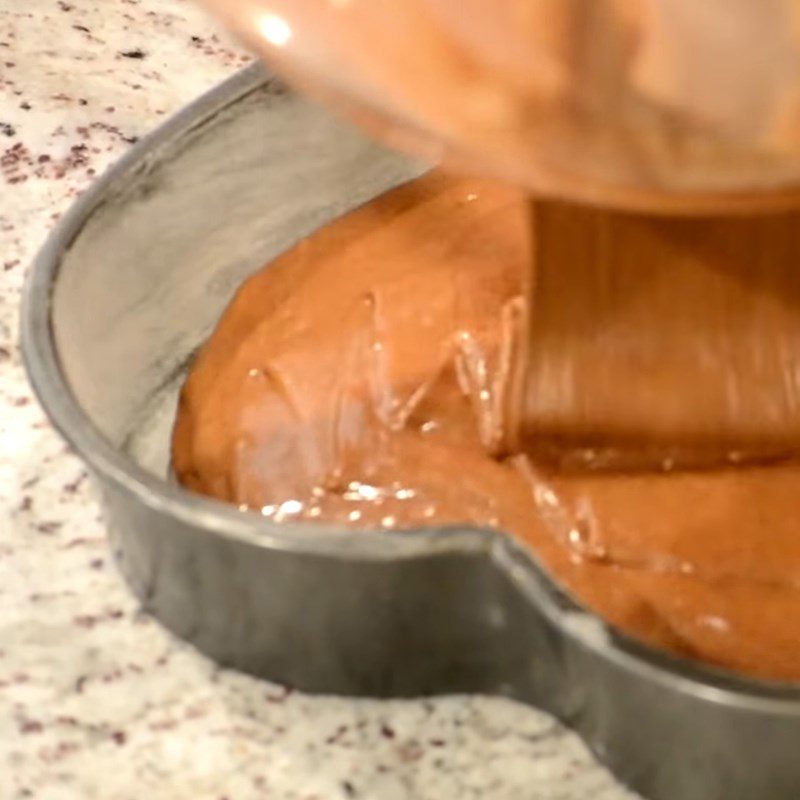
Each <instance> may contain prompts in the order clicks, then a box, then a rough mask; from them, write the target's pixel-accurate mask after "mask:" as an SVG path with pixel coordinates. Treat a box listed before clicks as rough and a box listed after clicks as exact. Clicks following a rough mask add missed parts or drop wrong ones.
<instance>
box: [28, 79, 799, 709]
mask: <svg viewBox="0 0 800 800" xmlns="http://www.w3.org/2000/svg"><path fill="white" fill-rule="evenodd" d="M273 81H274V82H276V84H278V85H281V86H282V84H281V83H280V82H279V81H278V80H277V79H276V78H275V77H274V76H273V75H272V74H271V73H269V72H267V71H266V70H265V69H264V68H263V67H262V65H260V64H258V63H256V64H252V65H250V66H248V67H245V68H244V69H243V70H241V71H240V72H238V73H237V74H235V75H234V76H233V77H231V78H229V79H227V80H226V81H224V82H223V83H221V84H219V85H218V86H216V87H215V88H213V89H212V90H211V91H209V92H207V93H206V94H204V95H202V96H201V97H200V98H198V99H197V100H195V101H193V102H191V103H190V104H188V105H187V106H185V107H184V108H182V109H181V110H180V111H179V112H178V113H177V114H175V115H173V116H172V117H170V118H169V119H168V120H167V121H166V122H164V123H162V124H161V125H160V126H159V127H157V128H156V129H155V130H154V131H153V132H151V133H149V134H148V135H147V136H145V137H143V138H142V139H141V140H140V141H139V142H138V143H136V144H135V145H134V146H133V147H132V148H131V149H130V150H129V151H128V152H127V153H126V154H125V155H123V156H122V157H121V158H120V159H119V160H118V161H116V162H115V163H114V164H113V165H112V166H111V167H110V168H109V169H108V170H107V171H106V172H105V173H104V174H103V175H102V176H101V177H100V178H98V179H97V180H95V181H94V182H93V184H92V185H91V186H90V187H89V188H88V189H87V190H86V191H85V192H84V193H83V194H82V195H81V196H80V197H79V198H78V200H77V201H76V202H74V203H73V204H72V206H71V207H70V208H69V210H68V211H67V213H66V214H65V215H64V216H63V217H62V219H61V220H60V221H59V223H58V224H57V225H56V227H55V228H54V229H53V230H52V231H51V233H50V234H49V235H48V237H47V239H46V241H45V243H44V245H43V246H42V248H41V249H40V251H39V253H38V254H37V256H36V257H35V259H34V261H33V263H32V265H31V268H30V269H29V271H28V274H27V276H26V281H25V286H24V289H23V294H22V309H21V317H20V338H21V348H22V354H23V363H24V366H25V369H26V372H27V375H28V379H29V381H30V383H31V386H32V388H33V391H34V393H35V395H36V397H37V398H38V400H39V402H40V404H41V406H42V407H43V409H44V411H45V413H46V414H47V416H48V418H49V419H50V421H51V422H52V424H53V426H54V427H55V428H56V430H57V431H58V432H59V433H60V434H61V436H62V437H63V438H64V439H65V440H66V441H67V443H68V444H69V445H70V447H71V448H72V449H73V451H75V452H76V453H77V454H78V455H79V456H80V457H81V458H82V459H83V460H84V461H85V462H86V464H87V465H88V467H89V468H90V470H91V471H92V472H93V473H95V474H96V475H97V476H99V477H100V478H101V479H102V480H104V481H107V482H108V483H110V484H111V485H112V486H113V487H114V488H115V489H117V490H119V491H121V492H123V493H125V494H126V495H128V496H129V497H132V498H134V499H135V500H136V501H137V502H138V503H140V504H142V505H144V506H146V507H148V508H149V509H151V510H152V511H153V512H155V513H158V514H161V515H165V516H167V517H171V518H173V519H175V520H177V521H179V522H180V523H182V524H184V525H187V526H189V527H191V528H194V529H196V530H198V531H201V532H203V533H206V534H208V535H213V536H218V537H222V538H223V539H227V540H231V541H236V542H239V543H241V544H246V545H250V546H254V547H259V548H264V549H276V550H280V551H284V552H291V553H298V554H307V555H316V556H323V557H325V558H330V559H341V560H349V561H386V560H398V559H415V558H429V557H434V556H438V555H443V554H448V553H449V554H461V555H467V554H473V555H483V556H484V557H486V558H488V559H489V560H490V561H492V562H493V563H494V565H495V566H496V567H497V568H498V569H499V570H501V571H502V572H504V573H505V574H506V576H507V577H508V578H509V579H510V580H511V581H512V582H513V583H514V584H515V585H516V586H517V588H518V589H519V590H520V591H521V593H523V594H524V595H525V596H526V598H527V599H528V601H529V602H531V603H532V604H534V605H535V606H536V608H537V610H538V611H539V612H540V613H542V614H544V616H545V617H547V618H548V620H550V621H551V622H552V623H554V624H555V625H556V627H557V628H558V630H559V631H560V632H561V633H562V634H563V635H565V636H567V637H569V638H570V639H572V640H574V641H575V642H576V643H577V644H579V645H580V646H582V647H583V648H586V649H588V650H590V651H592V652H594V653H595V654H597V655H599V656H601V657H603V658H605V659H607V660H610V661H613V662H616V663H617V665H618V666H620V667H622V668H624V669H626V670H628V671H629V672H631V673H632V675H635V676H636V677H638V678H641V679H646V680H648V681H652V682H655V683H657V684H659V685H661V686H668V687H669V688H670V689H671V690H677V691H680V692H681V693H686V694H689V695H692V696H694V697H701V698H703V699H705V700H707V701H709V702H712V703H715V704H721V705H729V706H735V707H737V708H740V709H747V710H751V711H754V712H757V713H767V714H775V715H777V716H780V717H786V716H789V717H800V684H796V683H781V682H772V681H765V680H760V679H754V678H748V677H746V676H742V675H740V674H737V673H734V672H732V671H728V670H724V669H718V668H716V667H712V666H708V665H706V664H703V663H702V662H696V661H691V660H689V659H685V658H682V657H680V656H677V655H673V654H671V653H668V652H666V651H661V650H659V649H656V648H653V647H650V646H649V645H646V644H643V643H640V642H638V641H636V640H634V639H632V638H631V637H629V636H627V635H626V634H624V633H622V632H620V631H617V630H616V629H615V628H613V626H611V625H610V624H608V623H606V622H605V621H604V620H603V619H602V618H601V617H599V616H597V615H595V614H594V613H592V612H591V611H588V610H587V609H586V608H585V607H583V606H582V605H580V604H579V603H578V602H576V601H575V600H574V599H573V598H572V597H571V596H569V595H567V594H566V593H565V592H564V591H563V590H562V589H561V588H560V587H559V586H558V585H557V584H556V582H555V581H554V579H553V578H551V576H550V575H549V573H548V572H547V570H545V569H544V568H543V567H542V566H541V564H540V563H539V561H538V559H537V558H536V556H535V554H534V553H533V552H532V551H531V550H530V549H529V548H527V547H525V546H524V545H522V544H520V543H518V542H517V541H515V540H514V539H513V538H512V537H511V536H510V535H508V534H505V533H502V532H498V531H492V530H480V529H477V528H468V527H465V526H461V527H459V526H452V527H443V528H426V529H420V530H411V531H404V532H403V533H402V534H401V535H398V534H396V533H393V534H389V533H386V532H380V531H352V530H349V531H348V530H343V529H341V528H337V527H334V526H330V525H325V524H316V523H312V522H307V523H294V524H293V525H292V526H291V531H289V529H288V528H287V527H286V526H283V525H281V524H279V523H275V522H272V521H270V520H267V519H264V518H262V517H260V516H258V515H257V514H246V513H242V512H241V511H239V510H238V509H235V508H233V507H232V506H230V505H229V504H226V503H223V502H221V501H218V500H214V499H211V498H206V497H203V496H200V495H198V494H193V493H191V492H189V491H188V490H186V489H184V488H182V487H180V486H178V485H173V484H170V483H168V482H167V481H164V480H161V479H159V478H157V477H155V476H154V475H152V474H150V473H148V472H147V471H146V470H144V469H143V468H142V467H140V466H139V465H137V464H135V463H134V462H133V461H132V460H130V459H129V458H128V457H126V456H125V455H123V453H122V452H121V451H120V450H118V449H117V448H116V447H114V446H113V445H112V444H111V443H110V442H109V441H108V440H107V439H106V438H105V436H104V435H103V434H102V433H101V432H100V431H99V430H98V429H97V428H96V427H95V425H94V423H93V422H92V420H91V419H90V418H89V416H88V414H87V413H86V412H84V410H83V409H82V408H81V406H80V404H79V402H78V401H77V399H76V398H75V397H74V395H73V393H72V391H71V389H70V386H69V383H68V381H67V379H66V377H65V375H64V373H63V372H62V370H61V365H60V361H59V356H58V350H57V346H56V342H55V338H54V335H53V329H52V319H51V311H52V305H51V300H52V290H53V286H54V285H55V283H56V281H57V280H58V273H59V269H60V266H61V261H62V259H63V257H64V256H65V255H66V254H67V253H68V252H69V250H70V248H71V247H72V245H73V243H74V242H75V240H76V239H77V238H78V237H79V236H80V234H81V232H82V230H83V228H84V227H85V225H86V223H87V221H88V220H89V219H90V218H91V217H92V215H93V214H94V213H95V212H96V211H97V210H98V209H99V208H101V207H102V206H103V205H104V204H105V203H106V202H107V198H108V197H109V196H110V195H113V192H114V189H115V187H116V186H118V185H119V184H121V183H124V182H125V181H126V180H128V179H130V178H134V177H136V175H137V174H139V172H140V171H141V170H143V169H144V170H148V169H149V168H150V167H151V166H152V165H153V164H156V163H158V162H159V160H160V159H161V157H162V156H163V154H164V153H165V152H168V151H169V148H170V146H171V145H175V144H178V143H179V142H180V141H181V140H182V139H183V138H184V137H185V136H187V135H188V134H191V133H193V132H195V131H198V130H200V129H202V128H203V127H204V126H205V125H207V124H209V123H210V122H212V121H213V120H214V118H215V117H216V116H217V115H218V114H219V113H220V112H223V111H224V110H225V109H227V108H228V107H230V106H232V105H233V104H235V103H237V102H238V101H240V100H242V99H244V98H245V97H246V96H247V95H249V94H252V93H253V92H255V91H258V90H259V89H261V88H262V87H263V86H265V85H268V84H269V83H271V82H273ZM576 615H578V616H583V617H584V618H586V619H588V620H590V621H591V622H592V624H591V625H589V626H585V625H576V624H571V621H572V620H574V618H575V617H576Z"/></svg>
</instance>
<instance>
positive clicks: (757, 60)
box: [205, 0, 800, 213]
mask: <svg viewBox="0 0 800 800" xmlns="http://www.w3.org/2000/svg"><path fill="white" fill-rule="evenodd" d="M205 1H206V3H207V5H208V6H209V7H211V9H212V10H214V11H215V12H217V14H218V15H219V16H220V18H221V19H222V20H223V21H224V22H225V23H226V24H227V25H228V26H229V27H231V28H232V29H233V30H235V31H237V32H238V33H239V34H240V35H241V36H242V37H243V38H244V39H245V40H246V41H247V42H248V43H249V44H250V45H251V46H254V47H255V49H256V50H257V51H258V52H259V53H260V54H261V56H262V57H263V59H264V60H265V61H266V62H267V63H268V64H269V65H271V66H272V67H274V68H275V69H276V70H278V71H280V72H281V73H283V74H285V75H287V76H288V77H289V78H290V79H292V80H293V81H294V82H295V83H297V84H299V85H300V86H301V88H303V89H304V90H305V91H308V92H311V93H312V94H314V95H316V96H318V97H320V98H322V99H324V100H326V101H329V102H332V103H334V104H336V105H337V106H338V107H339V108H340V109H342V110H344V111H345V112H346V113H348V114H350V115H351V116H353V115H354V116H356V117H357V118H358V120H359V121H360V122H362V123H363V124H366V125H368V126H369V127H371V128H372V129H373V131H377V132H378V133H379V134H380V135H381V136H383V137H384V139H388V140H389V141H390V142H392V143H395V144H399V145H401V146H403V147H407V148H411V149H415V150H417V151H418V152H419V151H421V152H424V153H426V154H435V155H437V156H443V157H444V158H446V159H447V160H449V161H450V162H453V163H454V164H455V165H457V166H458V168H460V169H462V170H463V169H467V170H469V171H471V172H484V173H490V174H494V175H496V176H499V177H503V178H507V179H510V180H513V181H516V182H518V183H522V184H524V185H526V186H527V187H529V188H530V190H531V191H532V192H533V193H535V194H538V195H542V196H550V197H559V198H565V199H571V200H580V201H587V202H591V203H597V204H601V205H608V206H616V207H620V208H627V209H634V210H644V211H656V212H666V213H697V212H721V211H745V212H750V211H755V210H766V209H774V208H776V207H781V206H785V205H789V204H793V203H795V202H796V201H798V199H800V0H704V2H702V3H698V2H697V0H503V1H502V2H498V0H205Z"/></svg>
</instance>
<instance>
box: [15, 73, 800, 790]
mask: <svg viewBox="0 0 800 800" xmlns="http://www.w3.org/2000/svg"><path fill="white" fill-rule="evenodd" d="M422 171H424V166H422V165H419V164H415V163H413V162H411V161H409V160H407V159H406V158H405V157H403V156H399V155H397V154H395V153H392V152H389V151H388V150H386V149H384V148H382V147H381V146H380V145H377V144H375V143H373V142H371V141H369V140H368V139H367V138H366V137H365V136H364V135H362V134H360V133H358V132H357V131H355V130H354V129H352V128H351V127H349V126H348V125H346V124H344V123H342V122H340V121H337V120H336V119H334V118H333V117H331V116H330V115H328V114H327V113H326V112H324V111H322V110H320V109H319V108H317V107H315V106H314V105H312V104H310V103H309V102H307V101H305V100H303V99H302V98H300V97H298V96H297V95H295V94H293V93H292V92H290V91H288V90H287V89H286V88H285V87H284V86H283V85H282V84H280V83H279V82H278V81H277V80H276V79H274V78H272V77H270V76H269V75H267V74H265V73H264V72H263V71H262V70H261V69H260V68H258V67H253V68H250V69H247V70H245V71H244V72H243V73H241V74H239V75H238V76H236V77H235V78H234V79H232V80H230V81H228V82H227V83H225V84H224V85H222V86H220V87H219V88H217V89H215V90H214V91H212V92H211V93H210V94H208V95H206V96H205V97H203V98H202V99H200V100H199V101H197V102H196V103H194V104H192V105H191V106H189V107H188V108H186V109H185V110H184V111H182V112H181V113H180V114H178V115H177V116H176V117H174V118H173V119H172V120H171V121H169V122H168V123H167V124H166V125H165V126H163V127H162V128H160V129H159V130H158V131H156V132H155V133H154V134H153V135H151V136H150V137H149V138H147V139H145V140H144V141H142V142H141V143H140V144H138V145H137V146H136V147H135V148H134V149H133V150H132V151H131V152H130V153H129V154H128V155H127V156H126V157H125V158H124V159H122V161H120V162H119V163H118V164H117V165H116V166H115V167H114V168H113V169H112V170H111V171H110V172H109V173H108V174H106V175H105V176H104V177H103V178H102V179H101V180H99V181H98V182H97V183H95V185H94V186H93V187H92V188H91V189H90V190H89V191H88V192H86V193H85V194H84V195H83V196H82V197H81V199H80V200H79V201H78V202H77V203H76V205H75V206H74V207H73V208H72V209H71V211H70V212H69V213H68V214H67V215H66V217H65V218H64V219H63V221H62V222H61V223H60V225H59V226H58V228H57V229H56V230H55V231H54V233H53V234H52V236H51V237H50V239H49V241H48V242H47V244H46V245H45V247H44V249H43V250H42V252H41V253H40V255H39V257H38V259H37V260H36V263H35V265H34V267H33V269H32V272H31V273H30V276H29V280H28V283H27V287H26V291H25V297H24V307H23V321H22V340H23V347H24V353H25V358H26V362H27V367H28V371H29V375H30V379H31V382H32V383H33V386H34V388H35V390H36V392H37V394H38V396H39V398H40V400H41V402H42V404H43V406H44V407H45V409H46V411H47V412H48V414H49V415H50V417H51V419H52V421H53V422H54V424H55V425H56V427H57V428H58V429H59V430H60V431H61V433H62V434H63V436H64V437H65V438H66V439H67V440H68V441H69V442H70V443H71V445H72V446H73V447H74V449H75V450H76V451H77V452H78V453H79V454H80V455H81V456H82V457H83V458H84V459H85V460H86V462H87V464H88V465H89V468H90V471H91V472H92V474H93V476H94V478H95V480H96V483H97V485H98V486H99V488H100V490H101V494H102V498H103V502H104V506H105V514H106V520H107V524H108V528H109V532H110V536H111V540H112V543H113V547H114V549H115V553H116V557H117V559H118V562H119V565H120V567H121V570H122V572H123V574H124V575H125V577H126V579H127V581H128V582H129V584H130V586H131V588H132V589H133V591H134V592H135V593H136V595H137V596H138V597H139V598H140V600H141V602H142V605H143V606H144V608H145V609H146V610H147V611H149V612H150V613H151V614H153V615H154V616H155V617H157V618H158V619H159V620H160V621H161V622H162V623H163V624H164V625H165V626H167V627H168V628H169V629H170V630H172V631H174V632H175V633H176V634H178V635H179V636H182V637H184V638H186V639H187V640H189V641H190V642H192V643H193V644H194V645H196V646H197V647H198V648H199V649H200V650H202V651H203V652H205V653H207V654H208V655H210V656H211V657H213V658H215V659H216V660H217V661H218V662H220V663H221V664H224V665H228V666H231V667H235V668H238V669H241V670H245V671H247V672H250V673H253V674H256V675H259V676H263V677H264V678H268V679H270V680H273V681H278V682H283V683H287V684H290V685H292V686H295V687H297V688H299V689H302V690H305V691H309V692H326V693H339V694H352V695H367V696H376V697H401V696H402V697H409V696H421V695H429V694H436V693H455V692H475V693H485V694H497V695H504V696H507V697H511V698H516V699H517V700H520V701H523V702H526V703H530V704H532V705H535V706H537V707H539V708H542V709H544V710H546V711H549V712H551V713H553V714H554V715H556V716H557V717H558V718H560V719H561V720H563V721H564V722H565V723H566V724H567V725H569V726H571V727H572V728H574V729H575V730H576V731H578V732H579V733H580V734H581V735H582V736H583V738H584V739H585V741H586V742H587V743H588V745H589V746H590V747H591V748H592V750H593V751H594V753H595V754H596V756H597V758H598V759H599V760H600V761H602V762H603V763H604V764H606V765H608V767H610V769H611V770H612V771H613V772H614V773H615V775H617V777H618V778H619V779H620V780H621V781H623V782H624V783H626V784H627V785H629V786H630V787H633V788H634V789H636V790H638V791H639V792H641V793H642V794H643V795H644V796H645V797H648V798H651V800H797V798H798V797H799V796H800V687H795V686H787V685H783V686H782V685H772V684H766V683H759V682H756V681H750V680H747V679H744V678H741V677H737V676H735V675H732V674H727V673H723V672H721V671H715V670H712V669H710V668H706V667H704V666H702V665H699V664H695V663H690V662H688V661H684V660H681V659H679V658H675V657H672V656H670V655H668V654H665V653H661V652H657V651H655V650H652V649H649V648H647V647H644V646H641V645H639V644H637V643H636V642H634V641H632V640H630V639H628V638H627V637H625V636H623V635H621V634H619V633H618V632H616V631H615V630H613V629H611V628H610V627H609V626H607V625H605V624H604V623H603V622H602V621H601V620H600V619H598V618H597V617H595V616H593V615H592V614H589V613H587V612H586V611H585V610H584V609H582V608H581V607H580V606H579V605H578V604H577V603H575V602H574V601H573V600H572V599H571V598H570V597H568V596H567V595H565V594H564V593H563V592H562V591H561V590H560V589H559V588H558V586H557V585H556V584H555V583H554V582H553V581H552V580H551V579H550V578H549V577H548V575H547V574H546V573H545V572H544V571H543V570H542V569H541V568H540V566H539V565H538V564H537V562H536V560H535V557H534V556H533V554H531V553H530V552H528V551H527V550H526V549H524V548H523V547H521V546H520V545H518V544H516V543H515V542H514V541H513V540H512V539H511V538H510V537H507V536H504V535H502V534H498V533H494V532H491V531H480V530H473V529H466V528H465V529H457V528H455V529H454V528H449V529H446V530H441V529H439V530H430V529H429V530H421V531H416V532H409V533H403V534H399V535H398V534H391V533H385V532H374V533H370V532H353V531H345V530H337V529H331V528H330V527H326V526H324V525H297V524H283V525H276V524H274V523H270V522H269V521H267V520H265V519H263V518H261V517H260V516H259V515H257V514H249V513H248V514H245V513H241V512H239V511H238V510H237V509H235V508H231V507H229V506H226V505H224V504H221V503H218V502H215V501H212V500H209V499H206V498H203V497H199V496H194V495H191V494H189V493H188V492H186V491H184V490H183V489H181V488H180V487H179V486H177V485H175V484H174V483H173V482H171V481H170V480H169V477H168V455H167V454H168V437H169V430H170V427H171V422H172V417H173V413H174V404H175V398H176V396H177V391H178V388H179V386H180V383H181V381H182V378H183V375H184V373H185V370H186V367H187V364H188V363H189V362H190V360H191V357H192V354H193V352H194V351H195V349H196V347H197V346H198V344H199V343H200V342H202V341H203V340H204V338H205V337H206V336H207V335H208V334H209V333H210V331H211V330H212V328H213V325H214V323H215V321H216V319H217V317H218V315H219V314H220V312H221V311H222V309H223V308H224V306H225V304H226V303H227V301H228V300H229V298H230V297H231V295H232V293H233V291H234V290H235V288H236V287H237V286H238V285H239V284H240V283H241V281H242V280H243V279H244V278H245V277H246V276H247V275H249V274H250V273H252V272H253V271H254V270H256V269H258V268H260V267H261V266H262V265H263V264H264V263H265V262H266V261H267V260H268V259H269V258H270V257H272V256H274V255H276V254H278V253H279V252H281V251H282V250H285V249H286V248H287V247H288V246H290V245H291V244H292V243H293V242H295V241H296V240H298V239H300V238H302V237H303V236H305V235H307V234H308V233H310V232H311V231H312V230H313V229H314V228H316V227H318V226H319V225H321V224H323V223H325V222H326V221H328V220H330V219H332V218H334V217H336V216H338V215H340V214H342V213H344V212H345V211H347V210H349V209H351V208H353V207H355V206H357V205H359V204H361V203H362V202H364V201H366V200H368V199H369V198H371V197H373V196H375V195H377V194H379V193H381V192H383V191H385V190H386V189H388V188H390V187H392V186H394V185H397V184H399V183H402V182H403V181H405V180H408V179H409V178H412V177H414V176H416V175H418V174H420V173H421V172H422ZM798 646H800V642H799V643H798Z"/></svg>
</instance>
